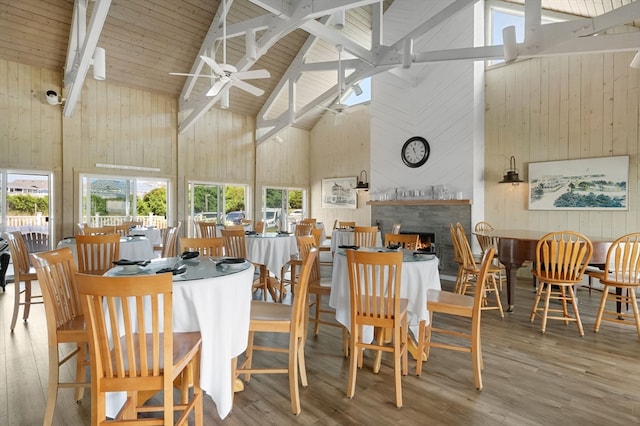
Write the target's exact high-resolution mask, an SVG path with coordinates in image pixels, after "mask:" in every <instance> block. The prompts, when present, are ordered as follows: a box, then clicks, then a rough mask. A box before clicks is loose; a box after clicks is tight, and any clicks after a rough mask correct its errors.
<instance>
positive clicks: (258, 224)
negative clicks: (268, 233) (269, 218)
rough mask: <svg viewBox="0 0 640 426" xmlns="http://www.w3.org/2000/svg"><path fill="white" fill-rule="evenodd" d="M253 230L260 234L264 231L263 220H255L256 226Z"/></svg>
mask: <svg viewBox="0 0 640 426" xmlns="http://www.w3.org/2000/svg"><path fill="white" fill-rule="evenodd" d="M253 230H254V231H256V232H257V233H258V234H262V233H263V232H264V220H259V221H257V222H256V226H255V228H254V229H253Z"/></svg>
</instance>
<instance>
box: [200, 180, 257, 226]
mask: <svg viewBox="0 0 640 426" xmlns="http://www.w3.org/2000/svg"><path fill="white" fill-rule="evenodd" d="M248 195H249V187H248V186H247V185H239V184H222V183H208V182H196V181H190V182H189V197H188V202H187V203H188V205H187V211H188V212H189V213H188V220H187V221H188V227H187V229H188V230H187V234H188V235H189V236H191V237H194V236H196V235H197V234H196V231H195V222H196V221H206V222H215V223H217V224H219V225H234V224H237V222H238V221H239V220H241V218H245V217H248V214H247V212H249V211H251V209H250V208H249V206H248V202H247V200H249V196H248Z"/></svg>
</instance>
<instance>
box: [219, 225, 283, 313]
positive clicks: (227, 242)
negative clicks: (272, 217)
mask: <svg viewBox="0 0 640 426" xmlns="http://www.w3.org/2000/svg"><path fill="white" fill-rule="evenodd" d="M221 232H222V239H223V242H224V252H225V255H226V256H230V257H239V258H243V259H246V258H247V239H246V235H245V233H244V230H243V229H226V228H225V229H223V230H222V231H221ZM252 263H253V262H252ZM253 266H254V267H255V268H256V272H255V275H254V280H253V291H256V290H262V297H263V299H264V300H265V301H266V300H267V292H269V294H271V297H272V298H273V300H278V299H279V298H278V296H277V295H276V294H275V289H274V286H273V285H272V284H271V283H270V281H271V277H269V270H268V269H267V266H266V265H263V264H260V263H253ZM274 280H275V278H274ZM276 281H277V280H276ZM279 286H280V283H278V287H279Z"/></svg>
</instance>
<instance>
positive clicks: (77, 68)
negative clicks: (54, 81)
mask: <svg viewBox="0 0 640 426" xmlns="http://www.w3.org/2000/svg"><path fill="white" fill-rule="evenodd" d="M79 4H80V5H79ZM110 6H111V0H96V4H95V6H94V8H93V12H92V13H91V20H90V22H89V28H88V29H87V32H86V34H85V36H84V37H83V38H80V37H78V35H79V33H76V35H75V36H72V38H75V40H76V41H77V45H78V46H79V50H77V51H76V50H74V51H73V52H72V50H71V46H69V51H68V53H67V55H71V54H73V56H74V59H73V61H71V62H72V63H73V65H72V66H71V68H70V69H67V70H65V75H64V83H65V90H66V101H65V103H64V108H63V109H62V114H63V115H64V116H65V117H71V116H72V115H73V110H74V109H75V107H76V104H77V103H78V99H80V94H81V93H82V86H83V84H84V79H85V78H86V76H87V71H88V70H89V65H91V59H92V58H93V52H94V51H95V50H96V46H97V45H98V39H99V38H100V33H101V32H102V27H103V26H104V21H105V20H106V19H107V14H108V13H109V7H110ZM76 7H78V8H79V10H78V13H77V14H76V13H75V12H74V16H76V17H77V20H76V23H77V24H78V25H80V24H81V23H82V19H81V18H80V17H79V14H80V13H82V11H83V10H84V11H85V13H86V2H85V1H84V0H76V3H75V5H74V9H75V8H76ZM71 31H72V32H73V31H78V29H77V28H72V29H71ZM80 32H82V31H81V30H80ZM69 62H70V61H69V60H68V59H67V63H69Z"/></svg>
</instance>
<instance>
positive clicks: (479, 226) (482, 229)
mask: <svg viewBox="0 0 640 426" xmlns="http://www.w3.org/2000/svg"><path fill="white" fill-rule="evenodd" d="M474 231H475V232H474V234H475V236H476V240H477V241H478V244H479V245H480V252H481V254H484V253H486V251H487V250H488V249H489V247H494V248H495V249H496V255H495V256H494V257H493V269H495V268H498V269H499V272H498V273H497V275H496V279H497V281H498V287H499V288H500V290H502V285H503V284H504V283H506V282H507V272H506V269H505V267H504V265H502V264H501V263H500V261H499V260H498V243H499V239H498V238H496V237H492V236H489V235H486V234H485V233H486V232H489V231H493V226H492V225H491V224H490V223H489V222H478V223H476V225H475V227H474Z"/></svg>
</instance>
